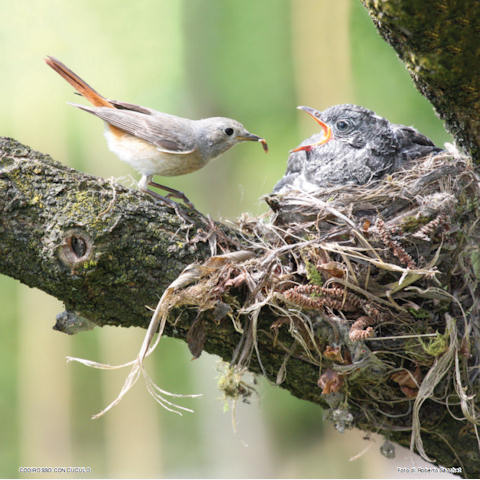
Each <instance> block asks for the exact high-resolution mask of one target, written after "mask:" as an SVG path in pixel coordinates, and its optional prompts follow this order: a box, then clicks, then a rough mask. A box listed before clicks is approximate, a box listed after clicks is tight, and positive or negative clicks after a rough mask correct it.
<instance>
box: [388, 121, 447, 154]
mask: <svg viewBox="0 0 480 480" xmlns="http://www.w3.org/2000/svg"><path fill="white" fill-rule="evenodd" d="M392 128H393V132H394V135H395V138H396V139H397V141H398V143H399V146H400V152H399V153H400V154H401V157H402V161H405V160H414V159H416V158H421V157H426V156H427V155H430V154H436V153H439V152H441V151H442V149H441V148H439V147H437V146H436V145H435V144H434V143H433V142H432V141H431V140H430V139H429V138H428V137H426V136H425V135H423V134H421V133H420V132H419V131H418V130H416V129H415V128H413V127H406V126H405V125H397V124H393V125H392Z"/></svg>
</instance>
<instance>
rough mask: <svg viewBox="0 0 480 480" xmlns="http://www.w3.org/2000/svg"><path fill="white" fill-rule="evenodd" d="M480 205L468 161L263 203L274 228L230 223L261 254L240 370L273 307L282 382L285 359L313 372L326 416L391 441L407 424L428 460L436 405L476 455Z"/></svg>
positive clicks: (252, 274)
mask: <svg viewBox="0 0 480 480" xmlns="http://www.w3.org/2000/svg"><path fill="white" fill-rule="evenodd" d="M479 194H480V188H479V183H478V177H477V175H476V174H475V172H474V171H473V169H472V167H471V165H470V164H469V163H468V161H467V159H466V158H458V157H453V156H451V155H450V154H446V153H445V154H441V155H437V156H436V157H433V158H432V157H430V158H426V159H422V160H420V161H415V162H413V163H412V164H411V165H409V166H408V168H406V169H404V170H402V171H398V172H396V173H394V174H392V175H390V176H389V177H387V178H384V179H382V180H380V181H377V182H375V183H371V184H368V185H364V186H357V185H342V186H337V187H334V188H328V189H325V190H324V191H319V192H318V193H316V194H315V195H310V194H306V193H301V192H290V193H288V194H284V195H278V196H277V195H272V196H270V197H267V199H266V200H267V202H268V204H269V205H270V206H271V208H272V210H273V211H274V215H273V218H272V219H271V222H260V221H258V219H248V218H243V219H241V220H240V221H239V222H238V227H239V228H240V231H241V232H243V233H244V238H245V240H247V241H251V243H252V247H253V248H255V249H256V250H257V251H263V254H262V255H258V256H256V257H255V258H254V259H250V260H248V262H246V263H245V264H237V265H236V269H237V271H242V272H243V273H242V275H243V277H242V278H243V279H245V282H246V284H247V285H248V288H249V290H250V292H251V295H250V298H251V300H250V303H249V304H248V305H244V306H243V307H242V309H241V310H240V313H243V314H249V315H250V318H251V319H252V320H251V324H250V330H249V335H250V341H248V340H245V345H247V346H246V347H245V348H244V350H243V352H240V353H239V355H238V356H237V358H236V359H234V362H235V363H236V364H239V365H246V364H248V361H249V359H250V356H251V355H252V353H253V351H254V350H255V347H256V345H257V343H256V323H257V321H258V315H259V312H260V310H261V309H262V308H265V307H267V306H268V307H269V308H270V309H271V310H272V311H273V312H275V313H276V315H277V316H278V320H277V321H275V322H274V324H273V325H272V326H271V329H272V330H273V332H274V334H275V338H278V337H277V334H278V332H279V331H280V329H282V328H283V329H285V328H288V329H289V332H290V334H291V336H292V337H293V338H294V340H295V342H296V344H298V345H300V347H301V348H300V349H298V348H296V347H292V346H291V345H289V346H287V345H282V344H280V345H279V344H277V346H280V347H281V348H284V350H285V362H284V364H283V365H282V368H281V370H280V371H279V372H278V376H277V381H278V382H279V383H280V382H281V381H282V380H283V379H284V377H285V375H286V366H287V362H288V359H289V358H290V357H291V356H292V355H295V356H300V357H301V358H302V359H303V360H304V361H308V362H311V363H312V364H314V365H317V366H320V367H321V372H320V377H319V388H320V389H321V390H322V394H323V395H324V398H325V399H326V400H327V402H328V403H329V404H330V405H331V407H332V415H331V416H332V418H333V417H335V418H339V417H342V415H343V416H345V415H347V414H348V405H355V407H356V409H357V411H358V410H360V411H362V412H363V414H364V417H365V418H366V419H368V423H369V424H370V427H371V426H377V427H378V429H379V430H388V425H389V424H390V425H392V426H393V422H392V421H391V419H392V418H395V422H396V425H397V426H398V417H402V416H403V417H404V419H403V425H404V426H405V428H406V429H410V428H411V430H412V437H411V438H412V444H411V447H412V449H413V448H416V449H417V450H418V452H419V453H420V454H421V455H422V456H423V457H424V458H425V459H428V457H427V455H426V453H425V451H424V448H423V444H422V439H421V436H420V429H421V425H420V418H421V417H420V409H421V406H422V404H423V403H424V402H425V401H426V400H428V399H434V401H435V402H437V403H441V404H443V405H444V406H445V410H446V411H448V412H449V413H450V414H451V415H454V416H458V415H459V414H460V415H462V416H463V419H464V420H466V421H468V422H470V423H471V424H472V428H473V429H474V431H475V435H476V437H477V441H478V443H479V449H480V440H479V436H478V432H477V425H478V424H479V418H480V417H479V412H478V404H477V405H476V404H475V399H474V395H475V393H478V392H479V390H480V389H479V387H478V381H476V379H477V374H478V369H479V368H480V367H479V360H480V352H479V347H478V345H479V343H480V342H479V330H480V316H479V313H480V311H479V301H478V298H479V293H480V292H479V288H478V278H479V274H480V227H479V224H478V222H479V217H480V208H479V205H478V199H479V198H480V195H479ZM252 238H256V241H252V240H251V239H252ZM246 279H248V282H247V280H246ZM237 283H238V282H237ZM257 355H258V351H257ZM258 360H259V362H260V365H261V355H258ZM346 385H348V387H346ZM372 404H374V405H376V406H377V407H378V408H377V409H372V408H371V405H372ZM399 411H400V413H399ZM454 411H455V412H456V413H454ZM342 412H343V413H342ZM402 412H403V413H402ZM335 422H336V424H338V422H337V420H335ZM338 427H339V429H340V430H342V429H343V428H345V422H344V423H341V422H340V423H339V424H338Z"/></svg>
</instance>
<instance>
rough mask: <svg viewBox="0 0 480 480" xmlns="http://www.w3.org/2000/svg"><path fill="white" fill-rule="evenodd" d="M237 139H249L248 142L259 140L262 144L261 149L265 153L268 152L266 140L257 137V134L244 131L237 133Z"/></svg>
mask: <svg viewBox="0 0 480 480" xmlns="http://www.w3.org/2000/svg"><path fill="white" fill-rule="evenodd" d="M237 139H238V140H240V141H242V142H243V141H249V142H260V143H261V144H262V147H263V150H264V152H265V153H268V145H267V141H266V140H265V139H264V138H262V137H259V136H258V135H254V134H253V133H250V132H245V133H244V134H243V135H238V136H237Z"/></svg>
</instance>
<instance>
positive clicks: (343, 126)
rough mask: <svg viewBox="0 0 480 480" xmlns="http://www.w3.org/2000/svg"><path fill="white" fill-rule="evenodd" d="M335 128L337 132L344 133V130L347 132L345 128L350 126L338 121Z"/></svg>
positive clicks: (343, 121)
mask: <svg viewBox="0 0 480 480" xmlns="http://www.w3.org/2000/svg"><path fill="white" fill-rule="evenodd" d="M335 126H336V127H337V130H339V131H340V132H344V131H345V130H347V128H348V127H349V126H350V125H349V124H348V122H346V121H345V120H339V121H338V122H337V123H336V124H335Z"/></svg>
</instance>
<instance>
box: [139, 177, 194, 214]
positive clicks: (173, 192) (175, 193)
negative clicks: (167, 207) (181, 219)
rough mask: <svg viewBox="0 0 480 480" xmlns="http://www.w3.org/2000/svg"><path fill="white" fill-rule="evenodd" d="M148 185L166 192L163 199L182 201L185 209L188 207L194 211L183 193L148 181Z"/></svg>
mask: <svg viewBox="0 0 480 480" xmlns="http://www.w3.org/2000/svg"><path fill="white" fill-rule="evenodd" d="M148 184H149V185H150V186H152V187H156V188H159V189H161V190H165V191H166V192H168V195H167V196H166V197H163V198H178V199H179V200H182V201H183V202H184V203H185V205H186V206H187V207H190V208H191V209H192V210H195V207H194V206H193V203H192V202H191V201H190V200H189V199H188V198H187V196H186V195H185V194H184V193H183V192H180V191H179V190H175V189H174V188H171V187H167V186H165V185H160V184H159V183H156V182H151V181H150V182H148ZM160 196H161V195H160Z"/></svg>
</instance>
